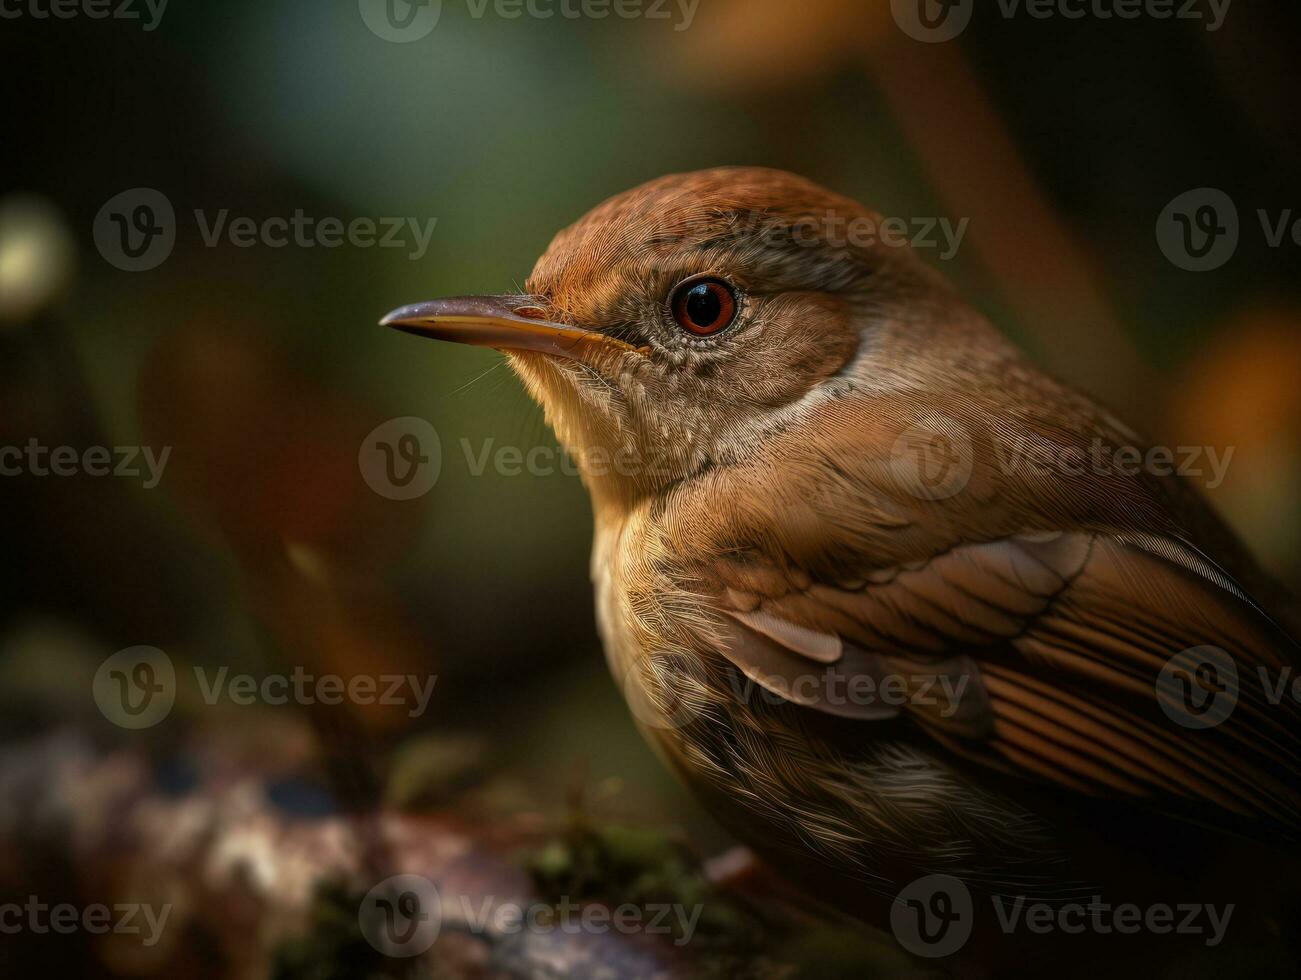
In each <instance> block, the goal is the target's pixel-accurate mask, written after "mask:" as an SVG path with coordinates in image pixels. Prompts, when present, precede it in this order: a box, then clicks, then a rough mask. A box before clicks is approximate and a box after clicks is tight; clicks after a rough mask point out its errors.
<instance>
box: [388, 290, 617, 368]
mask: <svg viewBox="0 0 1301 980" xmlns="http://www.w3.org/2000/svg"><path fill="white" fill-rule="evenodd" d="M543 314H544V308H543V306H542V305H541V303H540V301H539V300H538V299H537V297H535V296H455V297H452V298H450V299H434V300H429V301H428V302H426V303H413V304H412V305H410V306H403V307H399V308H398V309H396V310H394V311H393V312H392V313H390V314H388V316H386V317H384V319H382V320H380V326H382V327H396V328H397V329H398V330H402V331H404V332H406V333H413V334H417V335H419V336H421V337H433V338H434V339H435V340H453V341H456V342H457V343H459V344H474V345H476V346H478V347H495V348H497V349H498V350H528V351H539V352H541V353H543V354H554V355H555V356H557V357H568V358H572V359H575V360H579V359H582V358H583V356H584V355H585V354H586V353H588V352H590V351H591V350H592V348H593V347H594V346H603V347H606V348H608V347H610V346H611V345H613V346H614V347H616V348H623V349H624V350H630V351H637V350H638V348H635V347H633V346H632V345H631V344H627V343H624V342H623V341H622V340H619V339H618V338H616V337H611V336H609V335H608V334H603V333H599V332H597V331H595V330H584V329H583V328H582V327H573V326H570V325H568V324H565V323H555V322H553V321H551V320H546V319H543Z"/></svg>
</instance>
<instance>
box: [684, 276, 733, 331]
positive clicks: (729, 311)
mask: <svg viewBox="0 0 1301 980" xmlns="http://www.w3.org/2000/svg"><path fill="white" fill-rule="evenodd" d="M669 308H670V309H671V310H672V311H673V319H674V320H676V321H677V322H678V326H680V327H681V328H682V329H683V330H685V331H687V332H688V333H691V334H694V335H695V336H697V337H708V336H709V335H710V334H715V333H718V331H720V330H722V329H723V328H724V327H726V326H727V325H728V324H730V323H731V322H732V321H733V320H734V319H735V318H736V293H735V292H734V291H733V290H732V287H731V286H730V285H728V284H727V283H725V282H723V280H721V279H713V278H694V279H688V280H686V281H685V282H682V283H679V284H678V286H677V288H675V289H674V290H673V296H672V298H671V299H670V300H669Z"/></svg>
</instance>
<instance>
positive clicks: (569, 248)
mask: <svg viewBox="0 0 1301 980" xmlns="http://www.w3.org/2000/svg"><path fill="white" fill-rule="evenodd" d="M880 220H881V219H880V217H879V216H878V215H876V214H874V213H873V212H871V211H868V210H866V209H865V208H863V207H862V206H861V205H859V204H857V203H855V202H854V201H851V200H849V199H847V198H844V197H840V196H838V195H835V194H832V193H830V192H828V191H826V190H824V189H822V188H820V187H818V186H817V185H815V184H813V183H810V182H809V181H807V180H804V179H802V178H799V177H796V176H794V175H791V174H787V173H782V172H780V171H774V170H766V169H759V168H723V169H717V170H708V171H701V172H698V173H691V174H683V175H675V176H670V177H664V178H660V179H658V180H655V181H652V182H650V183H648V184H645V185H643V186H641V187H638V188H635V189H633V190H630V191H627V192H625V193H623V194H620V195H618V196H617V197H614V198H612V199H610V200H609V201H606V202H605V203H604V204H602V205H600V206H599V207H597V208H595V209H594V210H592V211H591V212H589V213H588V214H587V215H585V216H584V217H583V218H582V219H581V220H580V221H578V222H577V223H576V224H574V225H572V226H571V227H569V228H567V229H565V230H564V231H562V232H560V234H559V235H557V236H556V238H555V240H554V241H553V242H552V243H551V245H550V247H549V248H548V249H547V251H546V253H545V254H544V255H543V256H542V257H541V258H540V259H539V260H538V263H537V265H536V266H535V267H534V269H533V272H532V275H531V276H530V277H529V279H528V282H527V284H526V287H525V288H526V289H527V293H526V294H524V295H510V296H484V297H458V298H453V299H442V300H434V301H432V302H426V303H418V304H414V305H411V306H406V307H402V308H401V309H398V310H395V311H393V312H392V313H390V314H389V315H388V316H387V317H385V318H384V320H383V323H385V324H387V325H390V326H394V327H397V328H399V329H402V330H406V331H409V332H411V333H415V334H420V335H424V336H430V337H435V338H438V339H441V340H453V341H459V342H462V343H469V344H477V345H483V346H490V347H495V348H498V349H500V350H502V351H505V352H506V353H507V355H508V356H509V358H510V361H511V364H512V366H513V367H514V368H515V370H516V371H517V372H518V373H519V374H520V376H521V377H522V378H523V380H524V382H525V384H526V385H527V386H528V388H529V390H530V392H531V393H532V394H533V395H534V397H536V398H537V399H538V401H539V402H541V403H542V405H543V406H544V408H545V410H546V414H547V419H548V421H549V422H550V423H551V425H552V426H553V427H554V428H555V430H556V433H557V435H558V436H559V438H560V440H561V442H562V443H563V444H564V445H565V447H566V449H567V450H568V451H569V452H570V453H571V454H573V455H574V456H575V458H576V460H577V462H578V464H579V467H580V469H581V471H582V473H583V476H584V479H585V482H586V483H587V485H588V487H589V489H590V490H591V492H592V494H593V497H594V499H595V501H596V503H597V505H598V507H599V506H601V505H602V504H605V503H611V504H617V503H624V504H627V503H628V502H631V501H633V500H636V499H640V498H642V497H644V496H645V495H647V494H651V493H656V492H659V491H661V490H662V489H663V488H664V487H666V486H669V485H671V484H673V483H675V482H678V481H681V480H684V479H687V478H689V477H691V476H692V475H693V474H696V473H699V472H701V471H703V470H705V469H708V468H710V467H713V466H716V465H720V464H728V463H734V462H737V461H739V460H742V459H744V458H745V457H746V456H747V455H749V454H751V453H753V452H754V451H755V450H756V447H759V446H761V445H762V444H763V442H764V439H765V435H766V434H768V433H770V432H774V431H783V430H787V429H789V428H790V427H791V426H792V425H797V424H798V423H799V420H800V418H801V416H802V415H803V414H804V413H806V412H807V411H809V410H810V409H811V408H814V407H816V405H817V404H818V403H819V402H820V401H823V400H826V399H831V398H837V397H840V396H843V395H844V394H845V392H846V390H847V389H848V388H849V387H851V386H852V385H854V384H856V383H859V382H865V383H869V384H873V383H877V384H888V383H890V379H891V378H895V379H899V378H902V377H903V376H904V375H906V374H909V373H914V374H915V373H916V371H917V368H916V366H915V365H912V364H911V363H910V362H911V361H913V360H916V358H914V357H912V356H911V355H912V354H913V353H914V352H920V351H924V350H926V349H927V345H928V340H929V339H930V335H932V334H934V333H935V332H936V331H937V330H940V329H942V327H941V326H940V324H941V323H942V322H943V320H944V318H943V317H938V316H935V315H934V312H935V306H936V304H944V303H948V302H951V300H950V299H948V297H950V294H949V292H948V290H947V288H946V287H944V286H943V285H942V283H941V281H940V280H939V278H938V277H937V276H936V275H935V274H934V273H933V272H931V271H930V270H929V269H928V267H927V266H925V265H924V264H923V263H922V262H921V261H920V260H919V259H918V258H917V257H916V256H915V255H914V254H912V252H911V251H910V250H909V249H908V248H906V247H902V246H901V245H900V244H898V243H887V242H885V241H883V240H882V239H883V237H888V236H883V235H882V234H881V230H880V228H879V222H880Z"/></svg>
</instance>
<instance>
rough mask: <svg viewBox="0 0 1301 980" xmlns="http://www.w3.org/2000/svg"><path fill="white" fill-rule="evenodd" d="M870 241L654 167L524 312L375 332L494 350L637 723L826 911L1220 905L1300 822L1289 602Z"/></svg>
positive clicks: (777, 202) (424, 314) (876, 222)
mask: <svg viewBox="0 0 1301 980" xmlns="http://www.w3.org/2000/svg"><path fill="white" fill-rule="evenodd" d="M880 223H881V218H880V216H879V215H877V214H875V213H873V212H871V211H870V210H867V209H865V208H863V207H862V206H861V205H859V204H857V203H855V202H854V201H851V200H848V199H846V198H844V197H841V196H838V195H835V194H833V193H830V192H828V191H826V190H824V189H822V188H820V187H818V186H816V185H814V184H812V183H810V182H808V181H806V180H803V179H801V178H799V177H796V176H793V175H790V174H786V173H781V172H777V171H772V170H766V169H755V168H724V169H717V170H709V171H704V172H700V173H692V174H684V175H678V176H670V177H665V178H662V179H659V180H656V181H652V182H651V183H649V184H646V185H644V186H642V187H639V188H636V189H634V190H631V191H628V192H626V193H624V194H621V195H619V196H617V197H615V198H613V199H611V200H609V201H607V202H605V203H604V204H602V205H600V206H599V207H597V208H596V209H595V210H593V211H592V212H590V213H589V214H588V215H586V216H585V217H584V218H582V219H581V220H580V221H579V222H578V223H577V224H575V225H573V226H572V227H570V228H568V229H567V230H565V231H562V232H561V233H560V234H559V235H558V236H557V237H556V238H555V240H554V241H553V242H552V244H551V246H550V247H549V249H548V250H547V252H546V254H545V255H543V256H542V258H541V259H540V260H539V261H538V263H537V266H536V267H535V268H534V270H533V273H532V275H531V277H530V279H529V281H528V283H527V286H526V289H527V290H528V294H527V295H518V296H490V297H475V298H457V299H444V300H436V301H433V302H427V303H420V304H417V305H414V306H407V307H403V308H401V309H399V310H395V311H394V312H393V313H390V314H389V315H388V316H387V317H386V318H385V319H384V321H383V322H384V323H385V324H388V325H391V326H395V327H398V328H400V329H403V330H407V331H410V332H412V333H417V334H421V335H427V336H432V337H436V338H439V339H443V340H453V341H459V342H462V343H470V344H480V345H488V346H492V347H496V348H499V349H500V350H503V351H505V352H506V353H507V355H508V357H509V360H510V363H511V365H512V366H513V367H514V369H515V370H516V371H517V372H518V373H519V375H520V376H521V378H522V379H523V381H524V383H525V384H526V385H527V387H528V389H529V391H530V392H531V393H532V394H533V395H534V397H536V398H537V400H538V401H539V402H541V404H542V405H543V406H544V408H545V410H546V415H547V419H548V421H549V422H550V424H551V425H552V426H553V427H554V428H555V431H556V433H557V435H558V437H559V438H560V440H561V442H562V443H563V444H564V445H565V446H566V447H567V449H568V450H569V451H570V453H571V454H572V455H573V456H574V457H575V459H576V460H577V462H578V464H579V466H580V468H581V471H582V474H583V479H584V482H585V484H586V486H587V488H588V490H589V491H590V493H591V497H592V502H593V507H594V511H595V527H596V531H595V545H594V549H593V558H592V572H593V578H594V580H595V586H596V594H597V608H598V618H599V626H600V631H601V634H602V637H603V640H604V643H605V649H606V653H607V657H608V660H609V662H610V666H611V668H612V670H613V672H614V674H615V676H616V678H617V679H619V680H620V681H621V682H622V683H623V686H624V690H625V693H626V694H627V696H628V698H629V700H630V702H631V704H632V706H633V708H634V712H635V714H636V716H637V718H638V721H639V723H640V724H641V727H642V728H643V730H644V731H645V732H646V733H647V735H648V737H649V738H650V740H651V742H652V743H653V744H654V745H655V747H656V748H657V750H659V752H660V754H661V755H662V756H663V757H664V758H665V760H666V761H667V762H668V763H669V765H671V766H672V767H673V769H674V770H676V771H677V773H678V774H679V775H680V776H681V777H682V778H683V779H684V780H685V781H686V782H687V783H688V784H690V785H691V786H692V787H693V788H694V789H695V790H696V791H697V792H698V793H699V794H700V796H701V797H702V798H703V800H704V801H705V802H706V804H707V805H708V806H709V807H710V808H711V809H712V811H713V812H714V813H716V814H717V815H718V816H719V818H720V819H721V820H722V821H724V822H725V824H726V825H727V826H728V827H730V828H731V829H732V830H733V831H734V832H735V833H736V834H737V835H738V836H739V837H741V838H742V839H743V840H745V841H746V842H747V843H749V844H750V845H751V846H752V847H753V849H754V850H755V851H757V852H758V853H759V854H760V855H761V856H763V857H764V858H766V859H767V860H768V861H769V862H770V863H771V864H773V865H775V866H776V867H777V868H778V869H779V870H780V871H783V872H784V873H785V874H786V875H788V876H790V877H791V878H793V879H795V880H797V881H799V882H802V883H804V884H805V885H807V886H809V887H810V889H811V890H812V891H813V894H814V896H815V897H816V898H818V899H821V900H822V901H823V902H825V903H828V904H831V905H834V906H836V907H838V908H840V909H841V910H844V911H849V912H854V913H856V914H858V915H861V916H864V917H867V918H883V917H887V916H889V915H890V914H891V912H892V911H897V910H898V908H899V907H900V903H899V902H897V901H895V898H896V896H898V895H899V893H900V891H901V889H905V888H906V887H907V886H909V885H910V883H912V882H915V881H916V879H919V878H925V877H926V876H930V875H937V874H942V875H949V876H952V877H953V878H954V879H957V880H958V881H960V882H961V883H962V887H963V889H964V890H965V891H966V892H967V893H968V894H970V895H972V896H976V897H975V898H974V899H973V901H974V902H976V904H977V906H980V905H981V903H982V902H984V899H983V898H981V896H1000V895H1001V896H1021V897H1022V898H1023V899H1024V900H1025V901H1042V902H1045V903H1048V904H1049V905H1051V906H1052V907H1055V908H1059V907H1060V906H1061V904H1062V903H1063V902H1069V901H1071V900H1072V898H1073V897H1077V896H1080V895H1087V896H1093V895H1098V894H1101V895H1102V897H1103V898H1104V899H1105V900H1108V901H1115V902H1120V901H1138V902H1142V901H1148V902H1151V901H1155V900H1156V899H1157V898H1167V899H1169V900H1170V901H1171V904H1174V903H1175V902H1176V901H1178V902H1181V903H1187V902H1197V901H1203V900H1206V901H1209V897H1208V896H1209V895H1210V894H1211V892H1210V891H1208V889H1211V888H1212V885H1211V884H1210V883H1211V882H1215V883H1217V884H1216V885H1215V887H1219V886H1220V885H1221V884H1223V881H1224V880H1225V877H1224V876H1225V874H1229V879H1228V880H1230V881H1234V882H1240V881H1241V880H1243V879H1242V878H1241V877H1239V878H1234V877H1233V875H1232V874H1231V873H1228V872H1226V871H1225V865H1224V862H1225V861H1226V860H1230V856H1233V857H1232V859H1233V860H1236V859H1237V856H1238V855H1241V854H1242V853H1244V852H1243V851H1242V848H1243V847H1247V846H1248V845H1247V844H1246V843H1243V842H1246V841H1253V840H1254V841H1257V842H1261V843H1262V844H1264V845H1266V846H1269V847H1273V848H1276V849H1279V850H1280V853H1284V854H1288V855H1290V853H1291V847H1292V845H1293V843H1294V842H1295V841H1296V839H1297V834H1298V830H1299V829H1301V779H1299V775H1298V774H1299V773H1301V738H1299V737H1298V727H1297V722H1298V717H1299V716H1301V712H1299V711H1298V706H1297V702H1296V700H1295V699H1294V698H1292V697H1291V696H1290V694H1288V693H1287V692H1286V691H1285V690H1284V694H1283V696H1282V697H1280V698H1278V699H1275V698H1272V697H1270V696H1269V695H1270V691H1271V690H1275V688H1274V687H1273V685H1274V683H1275V682H1277V681H1278V680H1280V679H1281V680H1282V681H1283V682H1284V685H1285V687H1286V685H1287V684H1290V679H1289V678H1290V671H1291V670H1292V668H1293V667H1294V666H1295V665H1296V664H1297V663H1298V662H1299V658H1298V649H1297V645H1296V643H1295V641H1294V640H1292V639H1291V638H1290V637H1289V633H1288V631H1287V629H1285V628H1284V627H1283V626H1280V625H1279V624H1280V622H1283V621H1284V618H1285V617H1287V618H1290V616H1291V614H1292V612H1291V609H1290V608H1284V606H1283V605H1282V603H1283V602H1284V601H1285V600H1283V599H1282V597H1281V594H1280V593H1279V592H1278V590H1277V589H1276V588H1275V587H1274V586H1272V585H1271V584H1270V582H1269V581H1268V580H1267V578H1266V577H1265V576H1264V575H1262V574H1261V572H1260V571H1259V570H1258V568H1257V567H1256V565H1255V564H1254V563H1253V562H1252V560H1251V559H1250V557H1249V556H1248V555H1247V554H1246V553H1245V551H1244V550H1243V548H1242V547H1241V546H1240V545H1239V544H1238V543H1237V541H1236V540H1235V539H1234V537H1233V536H1232V534H1231V533H1230V532H1229V531H1228V530H1226V528H1225V526H1224V525H1223V524H1222V523H1221V521H1220V520H1219V519H1218V518H1217V517H1216V516H1215V515H1214V514H1213V513H1212V512H1211V511H1210V509H1209V508H1208V507H1207V506H1206V505H1205V504H1204V503H1203V502H1202V500H1201V499H1200V497H1199V496H1198V495H1197V494H1196V493H1195V492H1194V491H1193V490H1192V489H1191V488H1190V487H1189V486H1188V485H1187V484H1186V483H1185V482H1184V481H1183V480H1182V479H1181V478H1179V477H1177V476H1173V475H1167V474H1168V473H1169V472H1170V470H1171V469H1172V467H1169V466H1164V467H1162V466H1159V465H1155V464H1153V463H1152V462H1151V460H1152V459H1154V458H1157V457H1155V456H1149V455H1140V454H1142V453H1145V452H1146V451H1147V447H1146V446H1145V444H1143V443H1142V442H1141V441H1139V437H1138V436H1137V435H1135V433H1134V432H1132V431H1131V430H1130V429H1129V428H1128V427H1126V426H1125V425H1124V424H1123V423H1121V422H1120V421H1118V420H1117V419H1116V418H1114V417H1113V416H1112V415H1110V414H1109V413H1108V412H1107V411H1106V410H1105V409H1103V408H1101V407H1099V406H1098V405H1096V404H1095V403H1094V402H1092V401H1090V400H1089V399H1088V398H1087V397H1085V396H1083V395H1081V394H1079V393H1077V392H1075V391H1073V390H1071V389H1070V388H1068V387H1066V386H1064V385H1062V384H1060V383H1058V382H1057V381H1054V380H1052V379H1051V378H1049V377H1047V376H1046V375H1044V374H1043V373H1041V372H1040V371H1039V370H1037V369H1036V368H1035V367H1034V366H1033V365H1032V364H1031V363H1030V362H1029V361H1028V360H1027V359H1026V358H1025V356H1024V355H1023V354H1022V353H1020V352H1019V351H1018V350H1016V349H1015V348H1014V347H1013V346H1012V345H1011V344H1010V343H1009V342H1008V341H1006V340H1005V339H1004V338H1003V337H1002V336H1000V334H999V333H998V332H997V331H996V330H995V329H994V328H993V327H992V326H991V325H990V324H989V323H988V322H986V320H984V319H983V318H982V317H981V316H980V315H979V314H977V313H976V312H975V311H974V310H973V309H971V308H970V307H969V306H967V305H966V304H965V303H964V302H963V301H962V300H961V299H960V298H959V297H958V296H957V295H956V294H955V293H954V292H953V290H952V289H951V288H950V287H949V286H948V285H947V284H946V283H945V282H944V281H943V279H942V278H941V277H940V276H939V275H938V274H937V273H936V272H934V271H933V270H931V269H930V268H929V267H928V266H927V265H926V264H924V263H923V262H922V261H921V260H920V259H919V258H918V257H917V256H916V255H915V254H914V253H913V252H912V251H911V250H910V249H908V248H907V247H904V246H902V245H901V244H899V243H894V242H891V241H889V240H888V236H887V235H885V234H883V231H884V230H883V229H882V228H881V225H880ZM1135 460H1137V463H1136V462H1135ZM1275 693H1277V690H1275ZM1235 842H1236V843H1235ZM1254 860H1256V861H1257V863H1256V864H1254V865H1252V866H1251V873H1252V875H1253V876H1254V877H1255V878H1257V879H1259V878H1260V876H1261V871H1262V870H1267V869H1268V868H1275V869H1279V868H1281V867H1282V866H1283V865H1281V864H1279V863H1277V862H1279V861H1282V860H1284V858H1283V857H1272V858H1268V859H1267V860H1269V861H1270V862H1271V864H1269V865H1263V866H1262V865H1261V864H1259V863H1258V862H1259V860H1260V858H1255V859H1254ZM1280 873H1281V872H1280ZM1224 887H1227V888H1228V892H1227V893H1225V892H1223V891H1222V890H1221V892H1217V893H1216V894H1228V895H1229V900H1234V899H1236V901H1238V902H1239V903H1244V902H1246V901H1247V900H1248V898H1249V897H1250V896H1249V895H1247V894H1243V893H1242V892H1241V889H1240V888H1239V890H1238V891H1234V890H1233V886H1232V885H1226V886H1224ZM1253 887H1254V888H1256V889H1257V890H1258V886H1253ZM984 904H985V905H986V906H987V905H988V903H987V902H986V903H984ZM946 907H947V906H946ZM1005 907H1006V906H1005ZM939 911H941V912H942V911H943V908H939ZM919 914H920V913H919ZM975 915H976V918H977V919H979V918H980V915H981V913H979V912H978V913H975ZM897 925H898V923H897V920H896V926H897ZM898 931H899V929H898V927H897V928H896V932H898ZM1003 931H1006V929H1004V930H1003ZM905 945H910V944H909V943H907V942H905ZM914 946H915V943H914V944H911V945H910V948H912V947H914ZM916 951H917V950H916V949H915V948H914V952H916Z"/></svg>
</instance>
